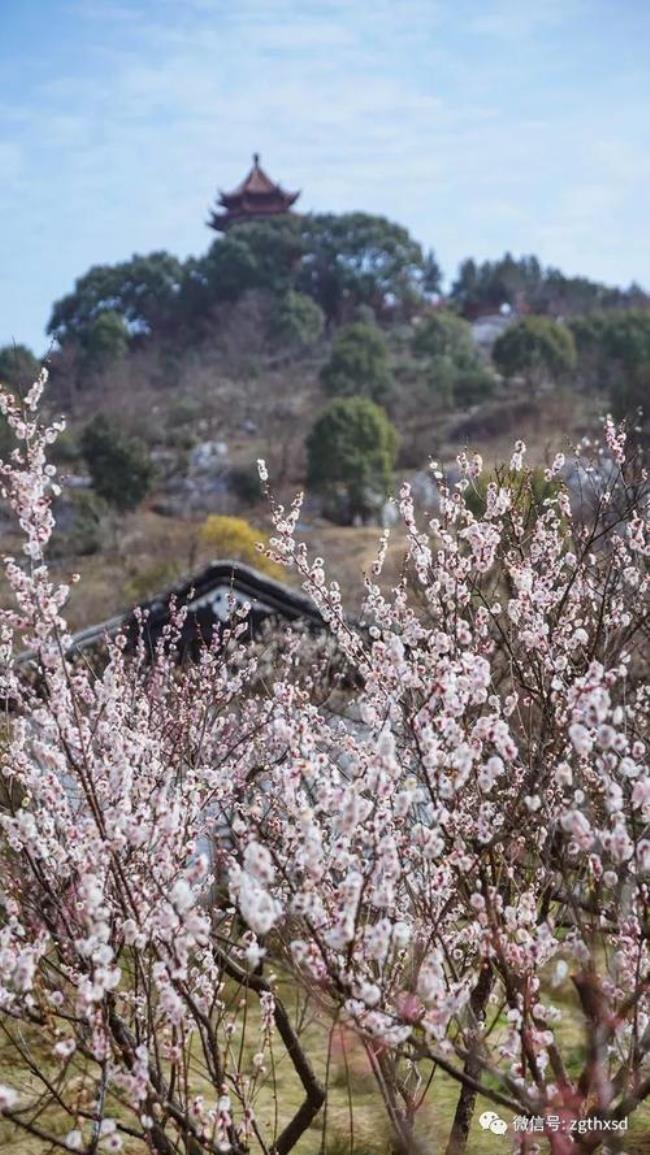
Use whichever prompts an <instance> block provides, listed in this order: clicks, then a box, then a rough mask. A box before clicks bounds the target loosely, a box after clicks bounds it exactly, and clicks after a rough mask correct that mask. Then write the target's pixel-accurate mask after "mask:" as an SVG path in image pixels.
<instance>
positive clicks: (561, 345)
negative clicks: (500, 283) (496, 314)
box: [492, 317, 576, 387]
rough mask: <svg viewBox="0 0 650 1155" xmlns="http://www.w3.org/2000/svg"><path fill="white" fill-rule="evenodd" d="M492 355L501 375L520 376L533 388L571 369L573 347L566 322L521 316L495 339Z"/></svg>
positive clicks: (574, 350) (574, 363)
mask: <svg viewBox="0 0 650 1155" xmlns="http://www.w3.org/2000/svg"><path fill="white" fill-rule="evenodd" d="M492 358H493V360H494V364H495V365H496V367H497V369H498V370H499V372H500V373H503V375H504V377H516V376H522V377H524V378H525V379H526V381H527V382H528V384H529V385H531V386H533V387H534V386H536V385H539V384H542V383H544V382H546V381H549V380H550V381H558V380H560V379H561V378H562V377H564V376H566V374H567V373H569V372H570V371H571V370H572V369H575V367H576V346H575V341H574V339H573V334H572V333H571V330H570V329H568V328H567V326H566V325H561V324H560V323H559V322H558V321H552V320H551V319H550V318H549V317H525V318H524V320H522V321H517V322H516V323H515V324H514V325H511V326H510V328H509V329H506V331H505V333H502V334H501V336H500V337H498V338H497V340H496V341H495V343H494V347H493V350H492Z"/></svg>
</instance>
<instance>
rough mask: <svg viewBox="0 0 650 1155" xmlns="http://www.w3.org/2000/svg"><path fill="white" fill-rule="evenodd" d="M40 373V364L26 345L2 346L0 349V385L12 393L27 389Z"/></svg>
mask: <svg viewBox="0 0 650 1155" xmlns="http://www.w3.org/2000/svg"><path fill="white" fill-rule="evenodd" d="M40 371H41V363H40V361H39V360H38V358H37V357H35V356H34V354H33V353H32V351H31V349H28V348H27V345H4V346H3V347H2V348H1V349H0V384H2V385H6V386H7V388H8V389H11V391H12V392H15V391H16V390H21V389H29V387H30V385H33V383H34V381H35V380H36V378H37V377H38V375H39V373H40Z"/></svg>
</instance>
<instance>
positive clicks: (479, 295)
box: [451, 253, 648, 317]
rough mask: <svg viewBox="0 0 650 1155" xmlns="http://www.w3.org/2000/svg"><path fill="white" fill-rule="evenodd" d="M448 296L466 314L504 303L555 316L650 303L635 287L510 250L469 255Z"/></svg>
mask: <svg viewBox="0 0 650 1155" xmlns="http://www.w3.org/2000/svg"><path fill="white" fill-rule="evenodd" d="M451 299H452V300H453V301H454V303H455V304H456V305H457V306H458V307H459V309H460V310H461V312H462V313H463V314H464V315H465V316H466V317H473V316H476V315H477V314H480V313H482V312H485V311H490V310H494V311H496V310H498V309H500V308H501V307H502V306H503V305H510V306H512V307H516V308H521V307H524V308H526V309H528V310H530V311H531V312H533V313H545V314H550V315H551V316H555V317H557V316H570V315H574V314H578V313H590V312H593V311H594V310H599V309H618V308H630V307H636V306H639V305H640V306H644V305H645V306H647V304H648V295H647V293H644V291H643V290H642V289H640V288H639V286H638V285H630V287H629V289H619V288H613V287H611V286H608V285H603V284H599V283H598V282H597V281H590V280H588V279H587V278H586V277H567V276H565V274H564V273H562V272H560V270H559V269H553V268H550V267H549V268H544V267H543V266H542V265H541V263H540V261H539V260H538V258H537V257H535V256H528V257H519V258H515V257H513V256H512V254H511V253H506V254H505V255H504V256H503V257H501V258H500V259H499V260H496V261H483V262H482V263H481V264H477V263H476V261H474V260H472V259H471V258H470V259H469V260H466V261H463V263H462V264H461V266H460V269H459V271H458V276H457V277H456V280H455V281H454V284H453V285H452V289H451Z"/></svg>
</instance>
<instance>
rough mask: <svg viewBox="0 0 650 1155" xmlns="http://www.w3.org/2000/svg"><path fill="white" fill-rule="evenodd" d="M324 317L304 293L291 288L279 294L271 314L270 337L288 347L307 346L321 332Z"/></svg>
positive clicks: (315, 340) (298, 347)
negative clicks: (280, 295)
mask: <svg viewBox="0 0 650 1155" xmlns="http://www.w3.org/2000/svg"><path fill="white" fill-rule="evenodd" d="M324 327H325V316H324V314H323V310H322V309H321V307H320V305H317V304H316V301H312V299H311V297H308V296H306V294H305V293H296V292H294V291H293V290H292V289H290V290H289V292H288V293H285V294H284V296H282V297H280V298H279V299H278V300H277V301H276V303H275V307H274V309H273V311H272V313H271V319H270V325H269V330H270V336H271V339H272V340H273V341H274V343H275V344H277V345H279V346H282V347H284V348H289V349H307V348H309V346H310V345H315V344H316V342H317V341H318V340H319V338H320V337H321V336H322V335H323V329H324Z"/></svg>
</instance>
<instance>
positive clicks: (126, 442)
mask: <svg viewBox="0 0 650 1155" xmlns="http://www.w3.org/2000/svg"><path fill="white" fill-rule="evenodd" d="M81 448H82V452H83V455H84V457H85V459H86V463H87V465H88V470H89V472H90V477H91V480H92V483H93V488H94V490H95V492H96V493H97V494H98V495H99V497H103V498H104V500H105V501H107V502H108V503H109V504H110V505H113V506H115V508H116V509H119V510H122V511H125V510H129V509H135V508H136V506H138V505H139V504H140V502H141V501H142V500H143V499H144V498H145V497H146V495H147V493H148V492H149V489H150V486H151V482H152V479H153V466H152V463H151V460H150V458H149V455H148V453H147V451H146V448H145V446H144V445H143V443H142V442H141V441H139V440H138V439H137V438H135V437H129V436H127V434H126V433H124V432H123V431H122V430H121V429H120V428H119V427H118V426H117V425H116V424H115V423H114V422H113V421H111V420H109V418H107V417H105V416H104V415H103V414H97V416H96V417H94V418H93V419H92V421H90V422H89V423H88V425H86V427H85V429H84V431H83V433H82V436H81Z"/></svg>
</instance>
